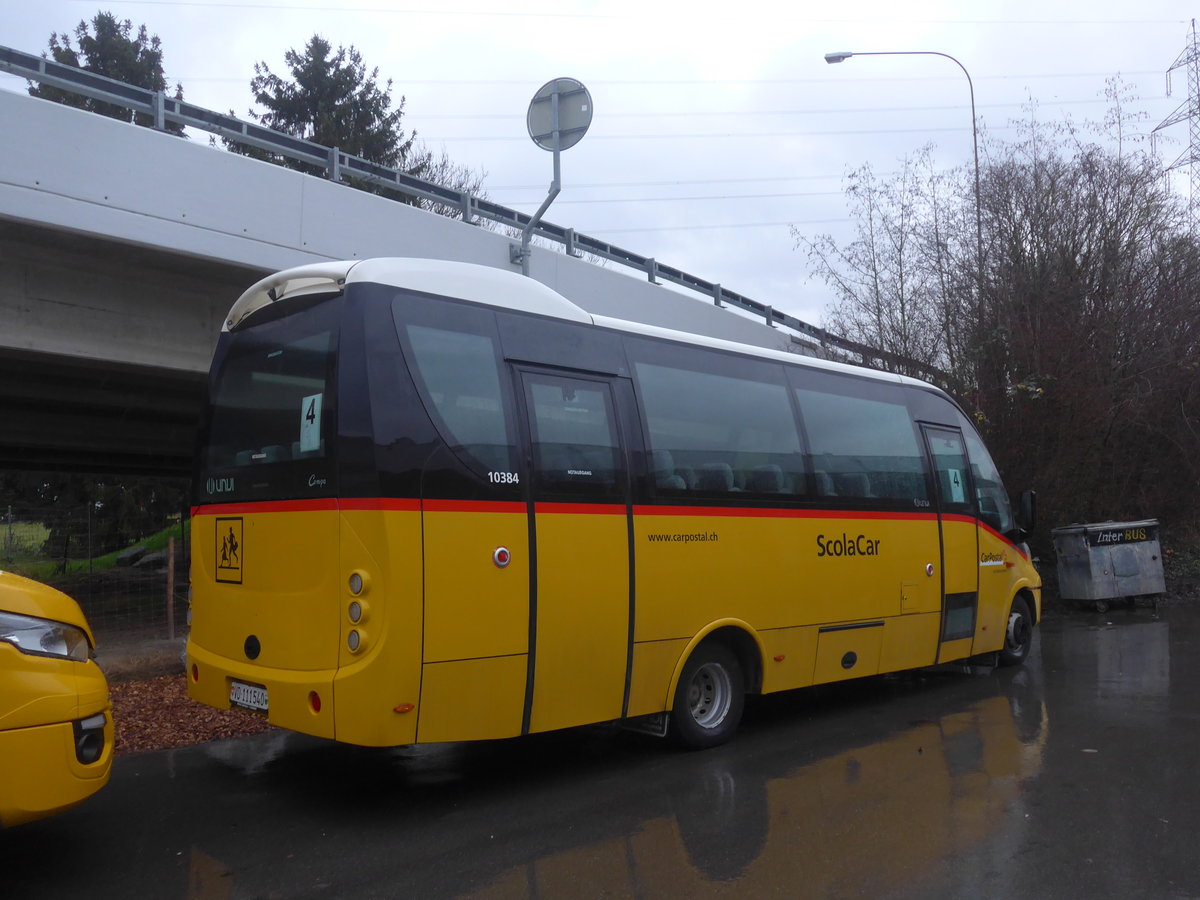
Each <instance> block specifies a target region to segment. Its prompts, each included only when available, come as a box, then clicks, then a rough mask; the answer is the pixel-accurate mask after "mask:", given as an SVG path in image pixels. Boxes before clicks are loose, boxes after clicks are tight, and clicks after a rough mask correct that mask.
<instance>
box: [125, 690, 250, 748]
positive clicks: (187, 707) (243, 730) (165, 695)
mask: <svg viewBox="0 0 1200 900" xmlns="http://www.w3.org/2000/svg"><path fill="white" fill-rule="evenodd" d="M109 693H110V694H111V696H112V704H113V723H114V725H115V729H116V741H115V744H116V746H115V751H116V753H117V755H118V756H120V755H121V754H124V753H145V752H147V751H149V750H170V749H174V748H176V747H187V746H190V745H191V744H202V743H204V742H205V741H212V740H219V739H223V738H232V737H242V736H243V735H247V734H258V733H259V732H262V731H266V730H268V729H269V728H270V727H271V726H270V725H268V724H267V720H266V719H265V718H263V717H262V716H258V715H255V714H254V713H252V712H246V711H244V710H239V709H230V710H220V709H212V708H211V707H208V706H204V705H203V704H200V703H197V702H196V701H195V700H191V699H189V698H188V695H187V680H186V677H185V676H184V675H183V674H182V673H181V674H178V675H160V676H158V677H156V678H149V679H146V680H142V681H120V682H114V683H112V684H110V685H109Z"/></svg>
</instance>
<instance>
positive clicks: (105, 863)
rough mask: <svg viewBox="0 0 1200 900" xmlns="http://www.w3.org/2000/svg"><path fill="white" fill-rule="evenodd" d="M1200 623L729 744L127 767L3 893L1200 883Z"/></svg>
mask: <svg viewBox="0 0 1200 900" xmlns="http://www.w3.org/2000/svg"><path fill="white" fill-rule="evenodd" d="M1198 636H1200V610H1194V609H1189V608H1172V609H1165V610H1162V611H1161V612H1160V613H1156V612H1155V611H1153V610H1150V609H1145V608H1139V609H1134V610H1120V611H1116V612H1110V613H1109V614H1107V615H1096V614H1069V615H1065V616H1062V617H1057V618H1052V619H1051V620H1049V621H1048V622H1047V623H1046V624H1045V625H1044V626H1043V628H1042V629H1041V632H1040V635H1039V638H1038V643H1037V644H1036V645H1035V651H1034V653H1033V654H1032V656H1031V658H1030V660H1029V662H1028V664H1027V665H1026V666H1025V667H1024V668H1021V669H1017V670H999V671H995V672H993V671H991V670H985V669H974V670H969V671H968V670H962V669H943V670H937V671H929V672H922V673H916V674H910V675H905V676H898V677H887V678H879V679H870V680H866V681H862V682H854V683H848V684H843V685H836V686H828V687H825V688H821V689H815V690H809V691H802V692H797V693H793V694H789V695H786V696H776V697H768V698H760V699H759V700H758V701H757V702H755V703H752V704H750V706H749V709H748V712H747V718H746V721H745V724H744V727H743V731H742V733H741V734H740V735H739V737H738V739H737V740H736V741H735V742H734V743H733V744H731V745H729V746H726V747H722V748H718V749H716V750H712V751H707V752H704V753H680V752H677V751H675V750H672V749H669V748H668V747H666V746H664V745H662V744H660V743H658V742H656V741H654V740H652V739H649V738H645V737H640V736H637V735H630V734H626V733H622V732H617V731H613V730H609V729H604V728H593V729H580V730H575V731H569V732H561V733H556V734H550V735H543V736H536V737H533V738H527V739H523V740H515V741H499V742H491V743H481V744H454V745H435V746H429V747H411V748H401V749H397V750H365V749H360V748H353V747H343V746H338V745H334V744H330V743H326V742H322V741H317V740H313V739H309V738H302V737H299V736H296V735H290V734H287V733H283V732H275V733H271V734H267V735H261V736H258V737H256V738H251V739H246V740H241V741H230V742H224V743H219V744H214V745H210V746H208V747H204V748H190V749H188V750H183V751H174V752H168V753H160V754H147V755H143V756H136V757H126V758H123V759H121V760H119V761H118V765H117V767H116V769H115V770H114V774H113V780H112V783H111V784H110V786H109V787H108V788H106V790H105V791H103V792H102V793H101V794H100V795H98V796H97V797H96V798H94V800H93V801H91V802H90V803H89V804H86V805H84V806H82V807H80V808H78V809H76V810H73V811H71V812H70V813H67V814H65V815H63V816H60V817H58V818H56V819H49V820H45V821H44V822H38V823H33V824H31V825H29V826H26V827H24V828H21V829H16V830H13V831H10V832H6V833H4V834H3V835H0V870H2V871H3V872H4V873H5V886H4V896H13V897H40V896H45V897H59V896H65V895H67V894H68V893H79V894H81V895H82V894H86V895H87V896H90V897H121V898H126V897H164V898H175V897H179V898H185V897H186V898H234V897H307V896H321V897H373V896H374V897H422V898H426V897H429V898H437V897H447V898H448V897H470V898H525V897H530V898H532V897H538V898H551V897H601V896H603V897H710V896H711V897H719V896H738V897H742V896H784V897H847V896H860V895H861V896H872V897H875V896H878V897H886V896H895V897H967V896H970V897H1017V896H1069V897H1075V896H1085V895H1091V896H1099V897H1118V896H1119V897H1128V896H1147V897H1187V896H1200V875H1198V874H1197V872H1196V867H1195V865H1194V862H1193V860H1192V856H1193V853H1194V844H1195V835H1196V833H1197V827H1198V826H1200V814H1198V813H1197V811H1196V810H1197V809H1200V803H1198V802H1197V801H1198V800H1200V796H1198V794H1200V788H1198V787H1197V779H1196V778H1195V775H1194V769H1193V765H1192V761H1193V760H1194V759H1195V758H1196V756H1197V750H1200V692H1198V691H1197V690H1196V686H1197V684H1200V661H1198V660H1197V656H1196V649H1197V638H1198Z"/></svg>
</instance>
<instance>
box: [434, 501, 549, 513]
mask: <svg viewBox="0 0 1200 900" xmlns="http://www.w3.org/2000/svg"><path fill="white" fill-rule="evenodd" d="M425 511H426V512H481V513H523V512H528V511H529V507H528V506H527V505H526V504H525V503H520V502H516V503H514V502H513V501H511V500H426V501H425Z"/></svg>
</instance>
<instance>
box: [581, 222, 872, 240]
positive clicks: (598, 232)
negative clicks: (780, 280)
mask: <svg viewBox="0 0 1200 900" xmlns="http://www.w3.org/2000/svg"><path fill="white" fill-rule="evenodd" d="M852 221H854V220H853V219H850V218H841V219H809V220H806V221H795V220H793V221H790V222H735V223H729V224H725V225H659V226H655V227H641V228H593V229H591V230H592V232H593V233H594V236H595V237H604V236H606V235H610V234H634V233H636V232H651V231H723V230H726V229H729V230H733V229H741V228H790V227H791V226H793V225H835V224H840V223H843V222H852Z"/></svg>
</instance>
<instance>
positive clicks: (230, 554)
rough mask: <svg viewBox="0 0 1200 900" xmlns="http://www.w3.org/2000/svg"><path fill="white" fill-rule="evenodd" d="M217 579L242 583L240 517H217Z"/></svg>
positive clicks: (230, 582) (231, 582) (228, 582)
mask: <svg viewBox="0 0 1200 900" xmlns="http://www.w3.org/2000/svg"><path fill="white" fill-rule="evenodd" d="M216 550H217V565H216V572H217V581H223V582H225V583H227V584H241V583H242V552H243V547H242V519H241V517H240V516H239V517H237V518H219V519H217V541H216Z"/></svg>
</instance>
